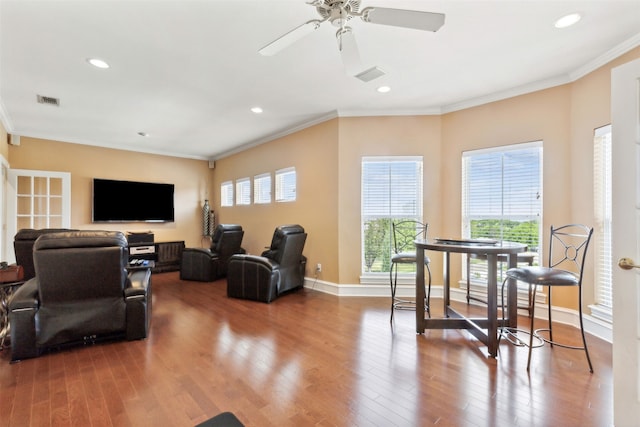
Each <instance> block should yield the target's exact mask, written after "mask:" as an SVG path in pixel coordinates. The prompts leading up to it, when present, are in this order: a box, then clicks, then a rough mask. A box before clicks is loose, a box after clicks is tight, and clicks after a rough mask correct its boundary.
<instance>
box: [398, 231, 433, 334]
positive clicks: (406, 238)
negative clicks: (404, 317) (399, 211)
mask: <svg viewBox="0 0 640 427" xmlns="http://www.w3.org/2000/svg"><path fill="white" fill-rule="evenodd" d="M428 227H429V225H428V224H423V223H422V222H420V221H414V220H407V221H399V222H397V223H396V222H393V223H391V228H392V231H393V254H392V255H391V268H390V269H389V281H390V284H391V319H390V320H389V321H390V322H393V312H394V310H415V309H416V303H415V301H409V300H405V299H401V298H398V297H396V286H397V284H398V268H399V265H400V264H415V263H416V248H415V244H414V241H415V240H416V239H426V238H427V228H428ZM430 262H431V261H430V260H429V258H428V257H426V256H425V258H424V265H425V267H427V273H428V276H429V279H428V281H427V291H426V292H425V295H426V298H425V305H424V307H425V311H426V312H427V313H428V314H429V316H431V311H430V308H429V301H430V297H431V270H430V268H429V263H430Z"/></svg>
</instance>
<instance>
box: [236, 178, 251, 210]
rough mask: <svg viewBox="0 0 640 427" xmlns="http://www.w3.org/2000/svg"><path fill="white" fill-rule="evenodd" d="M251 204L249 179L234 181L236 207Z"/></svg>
mask: <svg viewBox="0 0 640 427" xmlns="http://www.w3.org/2000/svg"><path fill="white" fill-rule="evenodd" d="M250 204H251V181H250V180H249V178H241V179H238V180H236V205H250Z"/></svg>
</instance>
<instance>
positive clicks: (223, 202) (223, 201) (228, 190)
mask: <svg viewBox="0 0 640 427" xmlns="http://www.w3.org/2000/svg"><path fill="white" fill-rule="evenodd" d="M220 206H233V182H231V181H225V182H223V183H222V184H220Z"/></svg>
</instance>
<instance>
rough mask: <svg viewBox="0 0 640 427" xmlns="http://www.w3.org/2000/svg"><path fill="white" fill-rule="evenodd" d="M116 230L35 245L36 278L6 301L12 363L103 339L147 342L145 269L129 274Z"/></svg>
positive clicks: (59, 236)
mask: <svg viewBox="0 0 640 427" xmlns="http://www.w3.org/2000/svg"><path fill="white" fill-rule="evenodd" d="M128 256H129V252H128V248H127V239H126V238H125V236H124V234H122V233H121V232H119V231H69V232H65V233H54V234H44V235H42V236H40V237H39V238H38V239H37V240H36V242H35V245H34V250H33V259H34V264H35V272H36V276H35V277H34V278H32V279H30V280H29V281H28V282H26V283H25V284H24V285H22V286H21V287H20V288H19V289H18V290H17V291H16V292H15V293H14V295H13V297H12V299H11V301H10V303H9V321H10V324H11V359H12V360H19V359H25V358H29V357H36V356H39V355H40V354H41V353H42V352H43V351H45V350H47V349H51V348H57V347H62V346H66V345H70V344H77V343H93V342H96V341H98V340H102V339H107V338H126V339H127V340H135V339H142V338H146V337H147V335H148V332H149V326H150V320H151V271H150V270H149V269H136V270H134V271H131V272H128V271H127V264H128Z"/></svg>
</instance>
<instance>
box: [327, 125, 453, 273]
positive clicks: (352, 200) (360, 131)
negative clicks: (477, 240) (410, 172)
mask: <svg viewBox="0 0 640 427" xmlns="http://www.w3.org/2000/svg"><path fill="white" fill-rule="evenodd" d="M339 123H340V134H339V155H340V158H339V159H338V162H337V165H338V166H337V173H338V175H339V176H340V188H339V204H340V206H339V208H338V212H339V215H340V218H339V221H340V222H339V239H340V241H339V247H338V251H339V253H340V259H339V261H338V262H339V263H340V277H339V281H338V283H342V284H355V283H359V282H360V280H359V276H360V267H361V265H362V261H361V249H360V242H361V241H362V233H361V225H360V197H361V196H360V185H361V184H360V179H361V177H360V171H361V162H362V157H363V156H391V155H394V156H423V161H424V164H423V170H424V189H423V216H424V218H425V219H426V221H428V222H429V227H430V228H429V234H430V235H432V236H433V235H434V233H437V230H438V229H439V228H440V216H441V211H440V207H439V204H440V203H439V201H440V199H441V195H442V191H443V186H442V185H441V182H440V168H441V165H442V162H441V161H440V159H441V152H440V146H441V139H442V135H441V119H440V117H438V116H390V117H357V118H356V117H354V118H342V119H340V120H339ZM458 193H459V191H458ZM434 201H436V202H435V203H434ZM435 267H436V271H434V274H438V273H439V271H440V270H439V267H438V266H435Z"/></svg>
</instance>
